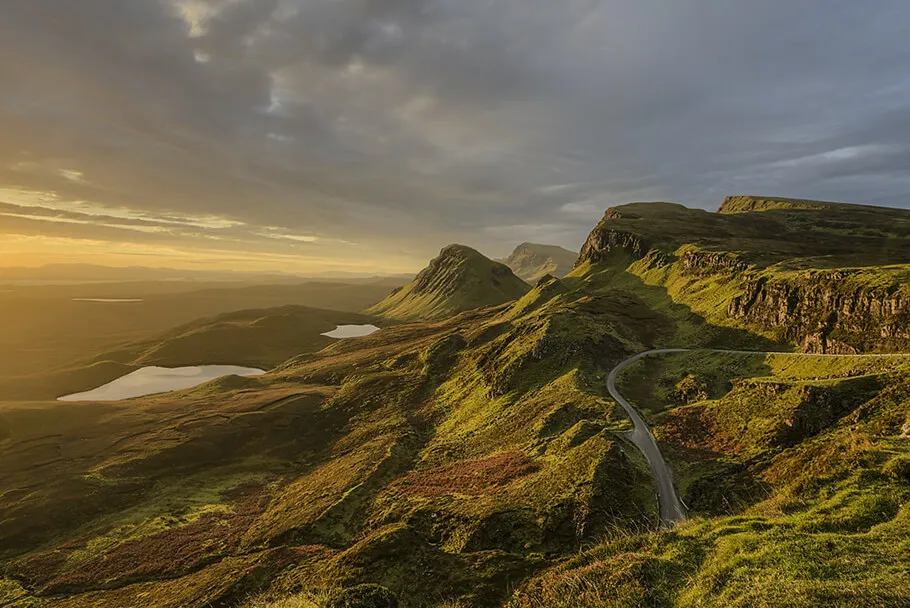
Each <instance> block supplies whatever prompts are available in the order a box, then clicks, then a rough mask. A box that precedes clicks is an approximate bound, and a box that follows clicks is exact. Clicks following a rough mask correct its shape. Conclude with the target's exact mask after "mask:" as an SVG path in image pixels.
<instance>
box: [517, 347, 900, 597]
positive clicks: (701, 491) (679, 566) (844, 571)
mask: <svg viewBox="0 0 910 608" xmlns="http://www.w3.org/2000/svg"><path fill="white" fill-rule="evenodd" d="M908 380H910V362H908V360H906V359H867V358H862V359H861V358H850V357H845V358H838V359H823V358H813V357H808V358H799V359H797V358H794V357H786V356H772V357H764V356H730V355H720V354H694V353H685V354H674V355H665V356H662V357H660V358H654V359H649V360H646V361H644V362H641V363H638V364H636V366H635V367H633V368H630V369H629V370H628V371H627V372H626V375H625V377H624V378H623V382H622V384H623V391H624V394H626V393H628V394H635V395H636V396H637V398H636V405H638V406H639V407H640V408H641V409H642V410H644V411H646V412H649V418H650V419H651V421H652V423H653V424H654V429H655V435H656V437H657V438H658V441H659V443H660V444H661V445H662V447H663V449H664V453H665V454H666V455H667V456H668V459H669V461H670V463H671V465H673V467H674V469H675V470H676V471H677V484H678V486H679V487H680V489H681V491H682V497H683V500H684V501H685V503H686V505H687V506H688V508H689V510H690V515H692V516H693V517H692V519H691V520H690V521H688V522H686V523H684V524H683V525H681V526H679V527H677V528H676V529H674V530H673V531H670V532H663V533H652V534H629V533H626V532H624V533H618V534H616V535H614V536H613V537H612V538H610V539H608V540H606V541H604V542H602V543H601V544H599V545H597V546H596V547H594V548H592V549H590V550H588V551H586V552H584V553H582V554H580V555H579V556H577V557H575V558H573V559H571V560H570V561H568V562H566V563H565V564H561V565H559V566H556V567H554V568H552V569H550V570H547V571H545V572H543V573H541V574H539V575H537V576H535V577H533V578H532V579H530V580H529V581H528V582H526V583H525V585H524V586H523V587H522V588H521V589H520V590H518V591H517V592H516V593H515V594H514V596H513V598H512V600H511V601H510V602H509V603H508V606H510V607H525V606H534V607H542V606H557V607H566V608H569V607H571V608H575V607H578V608H580V607H582V606H585V607H588V606H595V607H597V606H602V607H606V606H611V607H612V606H629V607H632V606H644V605H651V606H684V607H688V606H742V607H746V606H775V607H791V606H792V607H796V606H845V607H846V606H855V607H857V608H859V607H862V606H894V607H897V606H904V605H907V604H908V603H910V579H908V578H907V570H906V560H907V557H908V550H910V502H908V500H910V439H908V438H907V431H908V430H910V392H908V391H907V386H908ZM693 384H694V385H698V386H699V387H701V388H700V392H693V391H686V390H685V388H686V387H687V386H692V385H693ZM681 388H682V389H683V390H680V389H681Z"/></svg>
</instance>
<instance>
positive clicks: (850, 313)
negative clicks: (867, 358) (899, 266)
mask: <svg viewBox="0 0 910 608" xmlns="http://www.w3.org/2000/svg"><path fill="white" fill-rule="evenodd" d="M870 274H871V275H872V276H870ZM873 279H878V280H876V281H874V282H873ZM908 279H910V274H907V273H906V272H901V271H893V272H887V271H886V270H885V269H880V270H879V272H878V273H870V272H869V271H866V270H863V269H846V270H819V271H805V272H799V273H794V274H792V275H790V276H782V277H777V276H773V275H772V276H767V275H761V276H758V277H757V278H750V279H749V280H748V281H747V282H746V285H745V288H744V291H743V293H742V294H741V295H738V296H735V297H734V298H733V299H732V300H731V301H730V305H729V308H728V310H729V315H730V317H731V318H733V319H737V320H740V321H742V322H744V323H746V324H748V325H750V326H754V327H758V328H761V329H763V330H767V331H771V332H774V333H776V334H778V335H779V336H780V337H782V338H784V339H786V340H789V341H791V342H795V343H797V344H799V345H800V346H801V347H802V350H804V351H807V352H820V353H840V354H843V353H857V352H868V351H875V350H884V351H898V352H906V351H908V350H910V289H908V286H910V283H908Z"/></svg>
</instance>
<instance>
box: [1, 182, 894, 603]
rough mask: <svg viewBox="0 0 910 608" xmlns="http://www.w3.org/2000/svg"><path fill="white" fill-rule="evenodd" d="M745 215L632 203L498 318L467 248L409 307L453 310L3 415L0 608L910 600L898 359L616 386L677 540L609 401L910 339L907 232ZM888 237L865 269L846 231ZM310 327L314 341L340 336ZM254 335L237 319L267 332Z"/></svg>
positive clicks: (801, 207) (810, 363)
mask: <svg viewBox="0 0 910 608" xmlns="http://www.w3.org/2000/svg"><path fill="white" fill-rule="evenodd" d="M759 200H765V199H756V201H759ZM744 206H745V207H744ZM724 211H725V212H724V213H719V214H711V213H707V212H701V211H692V210H686V209H685V208H683V207H679V206H672V205H665V204H656V205H649V204H639V205H631V206H627V207H621V208H618V209H615V210H611V211H610V212H609V213H608V214H607V217H606V218H605V220H604V222H603V223H602V224H601V225H600V226H599V227H598V228H597V229H596V230H595V231H594V232H593V233H592V236H591V238H590V239H589V240H588V243H587V244H586V247H585V250H584V251H583V252H582V259H581V262H580V264H579V266H578V267H577V268H576V269H575V271H574V272H572V273H571V274H569V275H568V276H566V277H564V278H562V279H557V278H554V277H544V278H543V279H541V280H540V281H539V282H538V283H537V284H536V285H535V286H534V287H533V288H528V287H526V286H525V287H521V286H518V287H520V289H516V291H520V293H515V294H511V297H510V298H509V301H501V302H500V303H499V304H498V305H496V304H495V300H494V301H490V300H489V299H488V300H487V301H486V302H483V303H478V300H477V297H478V293H480V294H486V295H489V291H485V290H487V288H488V287H489V285H490V284H489V283H483V282H481V283H478V282H477V281H479V280H480V278H485V279H489V278H490V273H493V274H494V275H495V274H496V272H500V271H494V270H493V269H495V268H496V266H494V265H493V264H494V263H492V262H489V260H487V261H486V262H483V259H480V260H478V258H477V257H476V256H475V254H476V252H473V253H472V252H471V250H465V249H464V248H455V249H451V248H450V250H448V251H446V250H444V252H443V255H442V256H441V257H440V258H439V259H438V260H437V261H434V263H433V264H432V265H431V269H432V272H427V271H425V272H424V273H421V278H420V279H419V280H418V281H416V282H415V283H414V284H412V285H410V286H409V287H408V288H405V289H406V290H408V291H407V292H406V295H407V297H404V296H402V297H400V298H398V299H396V300H394V304H396V305H397V306H401V308H399V312H401V313H402V314H404V313H405V312H407V313H409V314H415V315H416V314H417V311H419V314H421V315H427V316H436V315H438V316H439V318H434V319H423V320H418V321H414V322H410V323H401V324H394V325H391V326H389V327H386V328H384V329H383V330H382V331H380V332H378V333H376V334H373V335H371V336H368V337H365V338H359V339H354V340H343V341H339V342H337V343H333V344H330V345H328V346H327V347H325V348H324V349H322V350H320V351H318V352H310V353H305V354H301V355H297V356H294V357H292V358H290V359H288V360H286V361H284V362H283V363H281V364H279V365H277V366H276V367H275V368H274V369H273V370H272V371H271V372H270V373H269V374H267V375H265V376H260V377H256V378H245V379H241V378H236V377H228V378H223V379H220V380H217V381H214V382H211V383H209V384H206V385H203V386H200V387H197V388H195V389H192V390H189V391H184V392H182V393H171V394H165V395H158V396H152V397H147V398H141V399H134V400H130V401H126V402H122V403H105V404H95V403H84V404H77V405H74V404H68V403H67V404H64V403H49V402H31V403H11V402H0V513H3V516H2V517H0V539H2V540H0V572H2V574H0V605H3V604H4V602H5V603H6V604H7V605H11V606H17V607H18V606H33V607H50V606H54V607H56V606H64V607H68V608H82V607H86V608H87V607H92V608H106V607H111V608H112V607H121V606H145V605H149V603H152V604H153V605H155V606H161V607H164V608H168V607H174V608H177V607H181V608H185V607H199V608H202V607H207V606H221V607H225V608H227V607H238V608H240V607H255V608H286V607H289V606H291V607H293V606H306V607H310V608H314V607H318V608H325V607H329V606H345V605H347V606H370V605H372V606H374V607H375V606H377V605H379V606H382V605H393V604H392V600H390V599H389V598H392V597H394V598H397V601H398V602H399V605H401V606H404V607H405V608H411V607H424V606H429V607H439V608H441V607H446V608H452V607H454V606H459V607H469V606H470V607H475V606H476V607H491V608H492V607H500V608H531V607H534V608H537V607H540V608H543V607H551V606H556V607H565V608H581V607H591V606H593V607H598V606H600V607H612V606H629V607H633V606H634V607H638V606H656V607H663V606H692V607H695V606H742V607H746V606H749V607H751V606H762V607H781V608H782V607H790V606H793V607H796V606H813V605H824V606H845V607H853V606H855V607H860V606H880V607H891V606H895V607H897V606H905V605H908V603H910V583H908V580H910V579H908V577H907V569H906V564H907V562H908V560H910V525H908V522H910V511H908V509H910V507H908V505H910V443H908V442H910V439H908V434H910V391H908V388H907V387H908V386H910V361H908V360H907V359H903V358H898V357H891V358H877V357H856V356H846V357H842V356H839V357H836V358H831V357H819V356H805V357H791V356H786V355H772V356H765V355H736V354H729V353H725V354H717V353H706V352H696V353H685V354H674V355H666V356H661V357H655V358H648V359H645V360H643V361H640V362H638V363H636V364H635V365H632V366H631V367H629V368H628V369H627V370H626V371H625V372H624V374H623V375H622V376H621V378H620V379H619V387H620V390H621V392H622V393H623V394H624V395H625V396H627V398H628V399H629V400H630V401H631V402H632V403H633V404H634V405H635V406H637V407H638V408H639V409H640V411H642V413H643V415H644V416H645V418H646V419H647V421H648V423H649V425H650V426H651V428H652V430H653V433H654V435H655V437H656V439H657V441H658V444H659V445H660V446H661V448H662V450H663V452H664V454H665V456H666V459H667V461H668V462H669V464H670V466H671V467H672V469H673V471H674V474H675V482H676V487H677V490H678V492H679V494H680V496H681V498H682V499H683V501H684V502H685V503H686V505H687V508H688V510H689V514H690V516H691V517H690V519H689V520H688V521H686V522H684V523H682V524H681V525H679V526H677V527H675V528H674V529H672V530H663V531H658V523H659V522H658V510H657V500H656V496H655V490H654V487H655V486H654V481H653V479H651V475H650V468H649V466H648V465H647V463H646V462H644V459H643V457H642V456H641V454H640V452H639V451H638V450H637V449H636V448H635V447H634V445H632V444H631V443H630V442H629V441H628V440H627V439H626V435H625V432H626V431H628V430H629V429H630V422H629V420H628V419H627V417H626V416H625V415H624V412H623V410H622V409H621V408H620V407H619V406H618V405H617V404H616V403H614V402H613V401H612V399H610V398H609V396H608V393H607V392H606V390H605V379H606V375H607V373H608V372H609V370H611V369H613V367H614V366H615V365H616V364H617V363H619V362H620V361H622V360H624V359H626V358H628V357H629V356H631V355H632V354H635V353H639V352H642V351H644V350H648V349H652V348H657V347H669V346H681V347H682V346H684V347H690V348H694V347H719V348H738V349H750V350H760V351H784V350H795V349H797V348H800V347H802V348H807V349H811V348H814V347H818V346H823V347H824V348H825V349H827V350H829V351H830V350H832V349H834V350H840V351H848V350H849V349H856V350H870V349H873V348H876V349H878V348H881V349H891V350H897V349H902V348H903V342H901V340H903V337H902V333H901V332H902V331H903V330H902V329H901V328H902V327H906V326H902V325H900V322H901V319H902V317H901V315H902V314H903V310H904V309H903V306H904V305H903V302H904V301H905V300H904V295H903V294H904V291H903V290H904V289H905V288H906V281H905V280H904V278H903V277H904V275H903V274H902V273H903V270H902V266H901V264H903V263H904V261H903V260H901V259H900V256H899V254H900V252H901V251H903V248H904V246H905V245H904V244H903V240H902V237H900V235H898V234H897V231H899V230H900V229H901V228H900V225H901V221H900V217H899V216H900V213H901V212H897V211H895V212H892V211H887V212H882V213H885V214H886V215H887V216H888V217H889V218H890V219H888V220H887V221H884V220H881V221H879V220H880V218H879V216H878V215H877V214H878V213H879V212H878V211H877V210H875V209H872V210H860V211H855V210H854V208H853V207H851V206H845V207H844V206H839V205H834V206H828V205H827V204H824V205H820V206H815V207H812V206H809V208H807V205H806V204H805V202H799V204H798V205H796V207H795V208H794V207H793V205H792V204H791V203H787V202H786V201H780V200H777V201H776V202H774V204H766V203H759V202H755V203H754V204H753V202H752V201H745V202H743V200H737V201H736V203H735V204H733V203H730V204H729V205H727V208H726V209H725V210H724ZM804 214H807V215H804ZM870 214H871V216H875V219H869V218H870ZM889 214H890V215H889ZM800 218H802V219H800ZM800 222H802V224H800ZM825 222H834V223H835V224H837V226H838V227H837V228H835V227H834V226H833V224H825ZM886 224H888V230H890V231H891V232H889V233H888V234H889V235H888V236H881V235H878V236H875V235H872V234H870V235H868V236H869V238H870V239H872V240H873V241H874V242H875V243H877V244H879V245H882V247H879V249H877V250H875V251H873V250H872V249H874V248H872V249H870V250H869V251H871V253H869V251H867V253H869V256H868V257H864V254H862V252H861V251H860V250H859V249H858V248H859V247H860V244H859V241H857V242H852V235H855V234H861V233H862V231H863V230H867V229H868V230H873V231H877V230H883V229H884V228H883V227H884V226H885V225H886ZM864 225H867V226H868V228H864V227H863V226H864ZM798 226H808V228H806V230H808V231H809V232H811V233H812V234H815V233H818V234H820V235H821V237H820V238H821V240H812V239H808V238H805V236H804V237H803V238H800V237H799V235H798V234H797V233H794V232H793V231H794V230H796V227H798ZM769 227H774V229H775V230H777V233H775V232H773V231H772V232H768V231H767V230H766V229H767V228H769ZM687 230H688V233H687V232H686V231H687ZM829 230H833V231H834V233H835V235H836V238H832V239H830V240H827V241H826V240H824V239H825V237H824V233H825V232H826V231H829ZM838 231H844V232H838ZM876 234H877V233H876ZM845 235H846V236H849V237H851V238H846V236H845ZM869 242H872V241H869ZM851 243H852V244H851ZM883 243H884V244H883ZM851 248H852V249H851ZM851 250H852V251H853V253H850V251H851ZM880 250H887V251H890V252H896V253H894V259H893V260H891V261H893V262H894V264H892V265H888V266H880V265H877V264H878V263H879V258H880V256H881V254H880ZM476 255H477V256H479V254H476ZM846 255H850V256H852V259H854V260H855V264H854V266H852V267H851V268H832V267H831V266H830V264H834V263H835V262H834V261H832V260H838V259H841V258H839V257H838V256H846ZM888 255H889V256H891V254H890V253H889V254H888ZM889 259H890V258H889ZM481 271H483V272H481ZM828 272H837V273H841V274H840V275H838V278H833V277H832V278H831V279H830V280H827V279H825V278H824V277H826V276H828V275H826V274H824V273H828ZM801 273H804V274H801ZM812 273H816V274H812ZM496 276H498V275H496ZM506 276H512V278H513V279H515V280H516V281H517V280H518V279H516V278H515V277H514V276H513V275H511V273H510V274H509V275H506ZM502 282H503V283H504V281H502ZM776 285H777V286H778V287H775V286H776ZM453 286H455V287H453ZM465 286H467V287H470V289H467V290H466V291H464V292H463V293H462V292H461V291H459V290H460V289H461V288H462V287H465ZM418 287H419V288H420V289H418ZM450 289H454V291H451V292H450V291H449V290H450ZM403 292H404V290H403V291H402V292H399V293H403ZM497 293H498V294H499V295H498V296H497V297H501V298H505V295H506V294H505V293H503V292H502V290H499V291H498V292H497ZM882 294H884V295H882ZM396 295H398V294H396ZM486 295H485V296H484V298H486ZM439 296H444V297H443V298H442V299H441V300H440V299H439ZM393 298H394V296H393ZM883 298H884V299H883ZM889 298H890V299H889ZM481 299H483V298H481ZM484 303H485V304H487V305H486V306H483V304H484ZM456 304H457V305H456ZM781 305H784V306H786V308H785V309H783V310H784V312H785V313H786V314H784V313H783V312H781V309H780V308H779V306H781ZM461 307H468V308H469V310H467V311H465V312H461V313H458V312H457V309H459V308H461ZM393 308H395V307H390V308H389V310H392V309H393ZM443 311H445V312H443ZM300 314H301V315H302V316H300V317H295V316H294V315H291V316H289V317H288V319H289V320H290V323H291V326H292V325H294V324H295V323H298V322H299V323H300V324H304V323H305V322H304V321H303V320H302V319H307V318H309V319H311V320H313V321H314V322H315V321H316V320H319V319H320V318H321V317H320V315H322V314H324V313H323V312H319V311H315V312H314V311H307V312H302V311H301V313H300ZM308 315H309V316H308ZM256 316H257V313H243V314H240V315H238V316H237V317H227V318H228V319H231V318H233V319H234V321H233V322H236V323H238V326H237V327H238V328H239V331H241V332H246V331H247V329H245V328H247V327H252V326H254V325H256V323H257V321H254V320H252V319H253V317H256ZM257 318H258V317H257ZM223 321H224V319H222V320H221V321H217V322H213V323H214V324H213V325H211V327H216V328H217V327H220V325H219V323H221V322H223ZM265 325H268V323H265ZM287 327H288V331H290V326H287ZM888 328H893V329H888ZM200 329H201V328H200ZM187 332H188V333H187ZM185 335H189V336H192V335H193V329H192V328H184V329H182V330H180V331H178V332H175V333H174V336H175V338H177V339H178V340H177V342H176V343H177V344H180V343H181V342H180V340H179V339H180V338H181V337H182V336H185ZM263 335H265V336H268V335H270V334H269V333H268V332H266V333H265V334H263ZM813 336H814V337H815V339H816V341H815V342H813V341H812V340H807V338H812V337H813ZM257 339H258V338H257ZM184 344H186V345H190V344H194V342H193V341H192V340H190V341H188V342H185V343H184ZM835 346H836V348H834V347H835ZM279 347H280V344H279ZM279 350H280V348H277V349H276V351H275V353H274V356H276V357H277V356H279V354H280V353H279ZM99 365H101V364H99ZM101 371H104V370H99V373H101ZM357 598H359V599H357ZM369 598H372V599H369ZM368 602H372V604H370V603H368Z"/></svg>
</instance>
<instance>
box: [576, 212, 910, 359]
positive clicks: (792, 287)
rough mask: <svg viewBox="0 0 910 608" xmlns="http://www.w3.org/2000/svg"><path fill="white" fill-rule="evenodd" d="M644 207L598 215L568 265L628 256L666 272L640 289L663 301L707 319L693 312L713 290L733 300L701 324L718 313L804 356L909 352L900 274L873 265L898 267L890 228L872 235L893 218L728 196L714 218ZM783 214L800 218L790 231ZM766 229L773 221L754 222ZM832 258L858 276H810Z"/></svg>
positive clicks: (905, 291) (896, 217) (823, 272)
mask: <svg viewBox="0 0 910 608" xmlns="http://www.w3.org/2000/svg"><path fill="white" fill-rule="evenodd" d="M651 207H652V204H634V205H630V206H624V207H619V208H614V209H610V210H608V211H607V213H606V215H605V216H604V218H603V220H602V221H601V222H600V224H599V225H598V226H597V227H596V228H595V229H594V231H593V232H591V234H590V236H589V237H588V239H587V241H586V242H585V245H584V247H583V248H582V251H581V254H580V255H579V259H578V264H579V265H581V264H584V263H590V264H603V263H614V264H621V265H626V264H628V262H629V261H630V258H631V260H632V261H638V260H643V262H642V263H639V264H637V268H638V270H634V272H642V271H644V272H647V271H649V270H653V269H655V268H664V269H666V270H667V271H666V272H664V273H658V275H654V274H653V273H652V277H654V276H660V277H662V278H651V279H649V280H657V281H671V280H672V281H674V285H673V296H672V297H673V298H674V299H675V300H677V301H678V302H679V303H681V304H685V305H689V306H691V307H692V309H693V310H694V311H696V312H698V311H699V310H703V311H706V312H705V314H707V311H708V308H707V305H705V306H706V308H702V309H699V306H701V305H702V304H703V302H704V301H706V300H709V299H711V296H710V293H711V291H712V290H714V289H715V285H725V286H726V289H725V290H723V292H725V293H726V294H731V293H732V294H736V295H732V296H731V295H718V296H716V297H717V298H727V300H726V301H724V300H720V301H717V300H715V302H714V303H713V304H712V306H713V308H711V311H713V312H712V313H711V314H714V315H716V314H717V310H721V311H722V310H724V307H726V313H727V316H728V317H729V318H730V319H733V320H734V321H736V325H739V326H741V327H743V328H745V329H749V330H751V331H754V332H759V333H762V334H764V335H768V336H773V337H775V338H777V339H780V340H784V341H788V342H791V343H794V344H796V345H797V346H799V347H800V348H801V349H802V350H804V351H806V352H820V353H854V352H869V351H910V285H908V277H910V272H903V271H901V270H900V268H902V267H896V266H887V267H886V266H880V265H876V264H877V262H873V261H871V260H872V259H876V260H877V259H879V258H881V259H884V260H885V261H886V262H887V263H890V264H894V261H896V260H894V259H893V257H892V254H891V253H886V254H883V253H882V252H892V251H897V252H899V251H900V250H901V249H900V248H901V247H903V245H901V243H904V242H905V241H904V240H902V239H900V238H899V235H898V234H897V231H896V230H895V229H894V228H893V227H892V228H890V229H889V230H890V231H891V232H890V233H889V232H884V228H881V227H882V226H885V227H887V226H890V225H897V224H899V223H900V221H902V218H903V215H902V213H903V212H902V211H900V210H893V209H883V210H882V209H878V208H874V207H859V206H856V205H846V204H842V203H827V202H819V201H806V200H798V199H781V198H774V199H770V198H759V197H749V196H740V197H728V198H727V199H726V200H725V201H724V204H723V206H722V208H721V213H720V214H705V213H702V214H701V215H699V214H698V213H684V212H680V211H679V209H677V208H676V207H670V206H667V205H665V204H654V205H653V210H651ZM766 211H773V212H774V214H766V213H763V212H766ZM788 213H794V214H798V215H794V218H796V220H798V222H799V223H798V224H794V225H795V226H797V228H798V230H797V229H796V228H793V226H791V225H790V222H789V219H788V218H789V217H790V216H789V215H787V214H788ZM724 218H725V219H724ZM768 218H771V219H768ZM775 218H776V219H775ZM848 219H849V221H847V220H848ZM766 220H767V221H772V220H773V222H775V223H773V224H768V223H762V222H766ZM835 220H837V221H835ZM775 226H776V228H775ZM846 226H849V230H850V232H845V233H844V234H842V235H840V236H838V237H837V238H832V234H833V233H831V231H830V230H831V229H832V228H836V229H839V230H847V228H845V227H846ZM769 227H772V228H775V229H774V230H768V228H769ZM864 227H865V228H864ZM874 234H877V235H878V236H875V237H872V235H874ZM690 235H691V236H690ZM816 237H818V238H816ZM851 248H852V249H851ZM890 248H893V249H890ZM853 250H855V252H854V251H853ZM768 252H770V256H769V255H768ZM846 252H849V254H846V255H845V253H846ZM866 254H875V257H874V258H873V257H870V256H868V255H866ZM864 255H866V257H864ZM894 255H897V254H894ZM832 256H840V257H841V258H843V259H844V261H845V262H847V263H850V262H853V263H856V262H857V261H858V262H860V264H858V266H860V267H858V268H842V269H824V268H818V267H816V268H814V269H813V267H812V264H813V263H815V261H816V260H818V261H821V262H823V263H825V264H830V263H831V262H830V260H829V259H828V258H831V257H832ZM762 260H765V261H764V263H762ZM864 260H865V263H863V261H864ZM893 260H894V261H893ZM667 267H669V268H667ZM779 267H784V268H787V267H795V268H808V269H807V270H801V271H788V272H787V271H781V270H778V268H779ZM642 269H643V270H642ZM895 269H897V270H895ZM671 277H672V278H671ZM705 281H708V282H707V283H706V282H705ZM737 292H739V293H738V294H737ZM717 305H719V307H718V306H717Z"/></svg>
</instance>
